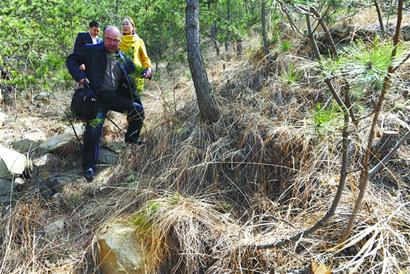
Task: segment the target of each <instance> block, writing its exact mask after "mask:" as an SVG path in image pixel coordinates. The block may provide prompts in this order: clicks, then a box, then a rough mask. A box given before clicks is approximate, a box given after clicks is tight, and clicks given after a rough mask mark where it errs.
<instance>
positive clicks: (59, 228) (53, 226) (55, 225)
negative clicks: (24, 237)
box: [44, 219, 65, 237]
mask: <svg viewBox="0 0 410 274" xmlns="http://www.w3.org/2000/svg"><path fill="white" fill-rule="evenodd" d="M64 226H65V222H64V219H60V220H57V221H54V222H52V223H50V224H48V225H47V226H45V227H44V232H45V233H46V234H47V235H48V236H51V237H55V236H57V235H58V234H60V233H61V232H63V230H64Z"/></svg>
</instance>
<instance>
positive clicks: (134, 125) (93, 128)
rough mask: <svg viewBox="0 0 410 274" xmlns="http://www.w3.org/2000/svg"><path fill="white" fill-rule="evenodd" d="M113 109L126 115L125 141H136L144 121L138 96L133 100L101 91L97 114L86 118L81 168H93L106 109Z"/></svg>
mask: <svg viewBox="0 0 410 274" xmlns="http://www.w3.org/2000/svg"><path fill="white" fill-rule="evenodd" d="M110 110H113V111H116V112H120V113H123V114H125V115H126V116H127V121H128V130H127V132H126V133H125V141H126V142H137V141H138V138H139V135H140V131H141V128H142V124H143V121H144V109H143V107H142V103H141V100H140V98H139V97H138V96H136V97H135V98H134V100H132V99H130V98H127V97H124V96H121V95H119V94H118V93H117V92H116V91H110V92H101V93H100V94H99V96H98V99H97V115H96V117H95V118H94V119H91V120H88V121H87V122H86V126H85V132H84V145H83V168H84V169H88V168H94V167H95V164H96V163H97V161H98V156H99V151H100V138H101V135H102V129H103V125H104V121H105V118H106V117H107V113H108V111H110Z"/></svg>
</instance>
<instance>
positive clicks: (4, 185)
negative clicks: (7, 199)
mask: <svg viewBox="0 0 410 274" xmlns="http://www.w3.org/2000/svg"><path fill="white" fill-rule="evenodd" d="M12 189H13V182H12V181H11V180H4V179H0V196H9V195H10V192H11V191H12Z"/></svg>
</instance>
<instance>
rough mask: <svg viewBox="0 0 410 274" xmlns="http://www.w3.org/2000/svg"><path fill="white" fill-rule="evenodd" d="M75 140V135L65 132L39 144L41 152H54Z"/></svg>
mask: <svg viewBox="0 0 410 274" xmlns="http://www.w3.org/2000/svg"><path fill="white" fill-rule="evenodd" d="M72 140H73V135H71V134H68V133H65V134H60V135H56V136H53V137H51V138H48V139H47V140H45V141H44V142H43V143H41V144H40V146H39V152H40V154H46V153H49V152H52V151H54V150H56V149H58V148H61V147H62V146H64V145H66V144H68V143H70V142H71V141H72Z"/></svg>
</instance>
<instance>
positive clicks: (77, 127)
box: [64, 123, 84, 138]
mask: <svg viewBox="0 0 410 274" xmlns="http://www.w3.org/2000/svg"><path fill="white" fill-rule="evenodd" d="M73 126H74V129H75V132H76V133H77V135H78V137H79V138H80V137H81V136H82V135H83V133H84V124H83V123H77V124H73ZM64 133H65V134H66V133H68V134H72V135H75V133H74V130H73V127H72V126H71V125H68V126H66V127H65V128H64Z"/></svg>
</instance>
